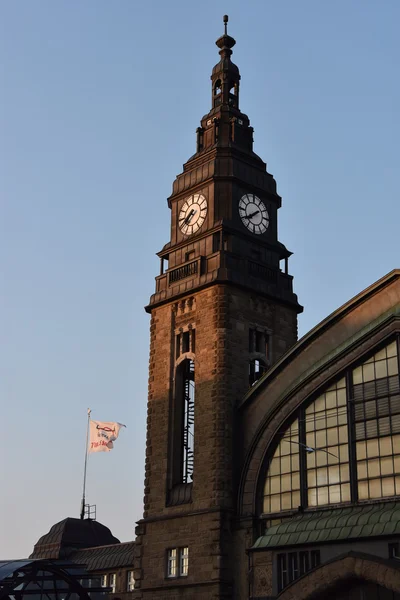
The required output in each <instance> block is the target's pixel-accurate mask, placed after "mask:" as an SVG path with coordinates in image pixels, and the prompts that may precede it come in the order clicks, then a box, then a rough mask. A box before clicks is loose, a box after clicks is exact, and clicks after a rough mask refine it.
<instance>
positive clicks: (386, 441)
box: [379, 437, 392, 456]
mask: <svg viewBox="0 0 400 600" xmlns="http://www.w3.org/2000/svg"><path fill="white" fill-rule="evenodd" d="M379 451H380V455H381V456H388V455H389V454H392V438H391V437H383V438H380V440H379Z"/></svg>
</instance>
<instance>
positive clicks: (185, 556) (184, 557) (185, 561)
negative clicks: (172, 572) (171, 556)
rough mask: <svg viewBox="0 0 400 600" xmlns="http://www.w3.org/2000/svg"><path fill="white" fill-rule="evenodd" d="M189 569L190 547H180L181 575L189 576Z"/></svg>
mask: <svg viewBox="0 0 400 600" xmlns="http://www.w3.org/2000/svg"><path fill="white" fill-rule="evenodd" d="M188 570H189V548H188V547H187V546H185V548H180V550H179V575H180V576H181V577H187V574H188Z"/></svg>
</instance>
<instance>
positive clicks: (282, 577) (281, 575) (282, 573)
mask: <svg viewBox="0 0 400 600" xmlns="http://www.w3.org/2000/svg"><path fill="white" fill-rule="evenodd" d="M286 586H287V566H286V554H278V592H281V591H282V590H283V589H284V588H285V587H286Z"/></svg>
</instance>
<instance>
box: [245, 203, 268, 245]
mask: <svg viewBox="0 0 400 600" xmlns="http://www.w3.org/2000/svg"><path fill="white" fill-rule="evenodd" d="M239 215H240V218H241V219H242V222H243V225H244V226H245V227H247V229H248V230H249V231H251V232H252V233H256V234H257V235H259V234H260V233H265V232H266V231H267V229H268V226H269V214H268V211H267V209H266V206H265V204H264V202H262V200H260V198H258V197H257V196H255V195H254V194H245V195H244V196H242V197H241V198H240V200H239Z"/></svg>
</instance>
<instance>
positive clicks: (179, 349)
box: [176, 333, 181, 358]
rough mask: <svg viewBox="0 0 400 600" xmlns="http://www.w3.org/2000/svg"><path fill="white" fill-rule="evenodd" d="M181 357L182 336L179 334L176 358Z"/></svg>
mask: <svg viewBox="0 0 400 600" xmlns="http://www.w3.org/2000/svg"><path fill="white" fill-rule="evenodd" d="M180 355H181V334H180V333H178V335H177V336H176V358H179V357H180Z"/></svg>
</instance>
